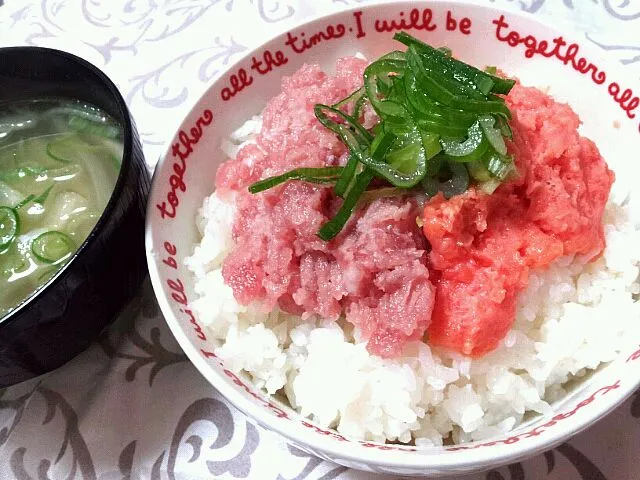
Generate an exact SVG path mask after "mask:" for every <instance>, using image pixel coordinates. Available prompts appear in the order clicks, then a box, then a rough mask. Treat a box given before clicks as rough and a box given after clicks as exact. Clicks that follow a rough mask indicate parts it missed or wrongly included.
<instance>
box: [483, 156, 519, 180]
mask: <svg viewBox="0 0 640 480" xmlns="http://www.w3.org/2000/svg"><path fill="white" fill-rule="evenodd" d="M484 166H485V167H486V169H487V171H488V172H489V173H490V174H491V175H492V176H493V177H495V178H497V179H498V180H505V179H506V178H507V177H508V176H509V174H510V173H511V172H512V171H513V168H514V167H513V161H512V159H511V157H505V156H502V155H500V154H498V153H494V154H493V155H491V156H489V157H488V158H486V159H484Z"/></svg>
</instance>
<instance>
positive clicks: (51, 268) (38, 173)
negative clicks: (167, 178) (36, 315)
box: [0, 100, 123, 318]
mask: <svg viewBox="0 0 640 480" xmlns="http://www.w3.org/2000/svg"><path fill="white" fill-rule="evenodd" d="M122 151H123V131H122V128H121V126H120V125H119V124H118V123H117V122H116V121H115V120H114V119H113V118H111V117H109V116H108V115H107V114H106V113H105V112H103V111H101V110H100V109H98V108H96V107H94V106H92V105H88V104H86V103H81V102H72V101H68V100H67V101H62V100H47V101H32V102H20V103H13V104H4V105H0V318H2V317H3V316H4V315H5V314H7V313H8V312H9V311H11V310H12V309H13V308H15V307H16V306H18V305H19V304H20V303H21V302H22V301H23V300H25V299H26V298H28V297H29V296H31V295H32V294H33V293H34V292H35V291H37V290H38V288H39V287H40V286H42V285H43V284H44V283H46V282H47V280H49V279H50V278H51V277H52V276H53V275H54V274H55V273H56V272H58V270H60V269H61V268H62V267H63V266H64V265H65V264H66V263H67V262H68V261H69V259H70V258H71V257H72V255H73V254H74V252H75V251H76V250H77V249H78V247H79V246H80V245H81V244H82V242H84V240H85V239H86V238H87V236H88V235H89V233H90V232H91V230H92V229H93V227H94V226H95V224H96V222H97V221H98V218H100V215H101V214H102V212H103V210H104V208H105V207H106V205H107V203H108V202H109V199H110V197H111V194H112V192H113V188H114V186H115V184H116V181H117V178H118V174H119V171H120V163H121V160H122Z"/></svg>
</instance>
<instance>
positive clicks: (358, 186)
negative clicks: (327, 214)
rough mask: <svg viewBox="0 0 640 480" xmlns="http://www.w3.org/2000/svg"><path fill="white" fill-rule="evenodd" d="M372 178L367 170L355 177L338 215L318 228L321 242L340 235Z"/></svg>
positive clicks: (370, 172) (370, 171)
mask: <svg viewBox="0 0 640 480" xmlns="http://www.w3.org/2000/svg"><path fill="white" fill-rule="evenodd" d="M373 177H374V172H373V171H372V170H369V169H368V168H365V169H364V170H363V171H362V172H360V173H359V174H358V175H357V176H356V180H355V182H354V184H353V187H351V190H349V193H348V194H347V196H346V197H345V199H344V201H343V202H342V205H341V206H340V209H339V210H338V213H336V215H335V217H333V218H332V219H331V220H329V221H328V222H327V223H325V224H324V225H322V227H320V230H319V231H318V236H319V237H320V238H321V239H322V240H324V241H329V240H331V239H332V238H334V237H335V236H336V235H338V233H340V231H341V230H342V229H343V228H344V226H345V225H346V223H347V221H348V220H349V217H351V214H352V213H353V209H354V208H355V206H356V204H357V203H358V200H359V199H360V196H361V195H362V194H363V193H364V191H365V190H366V189H367V187H368V186H369V183H371V180H372V179H373Z"/></svg>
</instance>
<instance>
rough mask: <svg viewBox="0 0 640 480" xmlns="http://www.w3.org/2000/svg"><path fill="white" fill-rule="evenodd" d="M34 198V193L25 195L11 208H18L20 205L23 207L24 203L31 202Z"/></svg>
mask: <svg viewBox="0 0 640 480" xmlns="http://www.w3.org/2000/svg"><path fill="white" fill-rule="evenodd" d="M34 198H36V196H35V195H34V194H31V195H27V196H26V197H25V198H23V199H22V200H20V202H19V203H17V204H16V205H15V206H14V207H13V208H14V210H19V209H21V208H22V207H24V206H25V205H27V204H29V203H31V202H32V201H33V199H34Z"/></svg>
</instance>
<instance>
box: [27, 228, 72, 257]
mask: <svg viewBox="0 0 640 480" xmlns="http://www.w3.org/2000/svg"><path fill="white" fill-rule="evenodd" d="M75 249H76V246H75V243H74V241H73V240H72V239H71V237H69V236H68V235H67V234H65V233H62V232H58V231H56V230H52V231H49V232H45V233H43V234H41V235H38V236H37V237H36V238H34V239H33V241H32V242H31V253H33V255H34V256H35V257H36V258H37V259H38V260H40V261H41V262H44V263H57V262H59V261H61V260H64V259H66V258H68V257H69V256H70V255H71V254H72V253H73V252H74V251H75Z"/></svg>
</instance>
